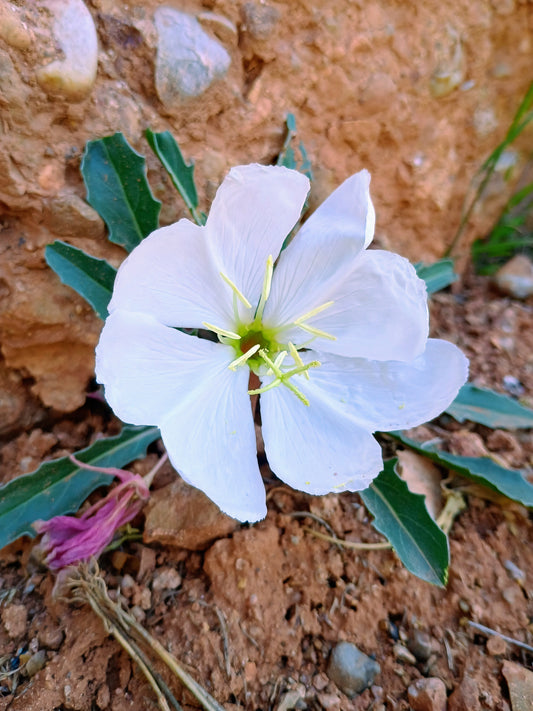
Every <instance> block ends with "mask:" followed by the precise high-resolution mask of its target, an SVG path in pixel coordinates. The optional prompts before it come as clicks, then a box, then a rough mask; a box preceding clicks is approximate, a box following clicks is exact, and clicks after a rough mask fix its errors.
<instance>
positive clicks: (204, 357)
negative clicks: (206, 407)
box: [96, 310, 235, 425]
mask: <svg viewBox="0 0 533 711" xmlns="http://www.w3.org/2000/svg"><path fill="white" fill-rule="evenodd" d="M234 357H235V353H234V351H233V349H232V348H230V347H229V346H224V345H222V344H221V343H213V342H211V341H207V340H203V339H200V338H196V337H195V336H188V335H187V334H185V333H182V332H181V331H177V330H175V329H174V328H169V327H168V326H163V325H162V324H160V323H159V322H158V321H156V319H155V318H153V317H152V316H149V315H147V314H142V313H133V312H130V311H122V310H119V311H115V312H114V313H112V314H111V315H110V316H109V317H108V318H107V319H106V322H105V325H104V328H103V330H102V333H101V336H100V342H99V343H98V346H97V348H96V377H97V380H98V382H99V383H102V384H103V385H104V386H105V394H106V399H107V401H108V402H109V404H110V405H111V407H112V408H113V410H114V412H115V413H116V414H117V415H118V416H119V417H120V419H121V420H124V422H130V423H132V424H134V425H157V424H159V422H160V421H161V419H162V418H163V417H165V416H166V415H168V413H169V412H171V411H172V410H173V409H174V408H175V407H176V405H177V404H178V403H179V402H180V401H181V400H183V399H184V398H188V397H189V396H190V393H191V392H194V389H195V388H196V387H197V386H198V384H199V383H200V381H202V380H204V379H206V378H212V377H213V378H216V377H218V376H219V375H220V374H221V373H223V372H224V371H225V370H227V365H228V363H230V362H231V360H232V359H233V358H234Z"/></svg>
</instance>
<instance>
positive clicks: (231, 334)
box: [202, 321, 241, 341]
mask: <svg viewBox="0 0 533 711" xmlns="http://www.w3.org/2000/svg"><path fill="white" fill-rule="evenodd" d="M202 326H205V327H206V328H207V329H208V330H209V331H214V332H215V333H216V334H217V335H218V336H223V337H225V338H229V339H231V340H232V341H240V340H241V337H240V336H239V334H238V333H234V332H233V331H227V330H226V329H225V328H219V327H218V326H213V324H212V323H207V321H202Z"/></svg>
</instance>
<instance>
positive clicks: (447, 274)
mask: <svg viewBox="0 0 533 711" xmlns="http://www.w3.org/2000/svg"><path fill="white" fill-rule="evenodd" d="M414 267H415V269H416V273H417V274H418V276H419V277H420V278H421V279H423V280H424V281H425V282H426V286H427V290H428V294H434V293H435V292H436V291H441V289H445V288H446V287H447V286H450V284H453V282H454V281H457V274H456V273H455V272H454V270H453V259H441V260H439V261H438V262H435V264H429V265H426V264H423V263H422V262H418V263H417V264H415V265H414Z"/></svg>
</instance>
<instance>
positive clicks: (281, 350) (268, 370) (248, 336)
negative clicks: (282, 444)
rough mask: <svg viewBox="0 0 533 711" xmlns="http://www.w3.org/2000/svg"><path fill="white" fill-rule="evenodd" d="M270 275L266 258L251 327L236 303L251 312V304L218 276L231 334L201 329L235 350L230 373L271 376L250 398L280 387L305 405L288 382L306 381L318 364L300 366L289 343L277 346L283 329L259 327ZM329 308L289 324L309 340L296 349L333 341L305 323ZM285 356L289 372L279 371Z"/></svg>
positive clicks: (271, 265)
mask: <svg viewBox="0 0 533 711" xmlns="http://www.w3.org/2000/svg"><path fill="white" fill-rule="evenodd" d="M273 272H274V261H273V259H272V256H270V257H269V258H268V259H267V263H266V269H265V276H264V278H263V288H262V291H261V297H260V299H259V303H258V305H257V308H256V310H255V313H254V315H253V320H252V321H251V323H250V322H248V323H243V321H242V320H241V318H240V315H239V308H238V302H239V301H240V302H241V303H242V304H244V306H245V307H246V309H250V310H251V309H252V308H253V307H252V304H251V303H250V302H249V301H248V299H247V298H246V296H245V295H244V294H243V293H242V291H241V290H240V289H239V288H238V286H237V285H236V284H235V283H234V282H233V281H232V280H231V279H230V278H229V277H228V276H227V275H226V274H224V273H223V272H221V273H220V276H221V277H222V279H223V281H224V282H225V283H226V284H227V285H228V286H229V287H230V288H231V290H232V292H233V294H232V296H233V315H234V323H235V330H234V331H229V330H227V329H224V328H218V327H217V326H214V325H213V324H211V323H207V322H204V324H203V325H204V326H205V327H206V328H208V329H209V330H210V331H214V332H215V333H216V334H217V336H218V339H219V341H220V342H221V343H224V344H226V345H231V346H232V347H233V349H234V350H235V355H236V356H237V357H236V358H235V360H233V361H232V362H231V363H230V364H229V366H228V367H229V368H230V370H237V368H239V367H240V366H242V365H244V364H246V365H248V367H249V368H250V370H251V371H252V372H253V373H255V374H256V375H258V376H265V375H267V376H272V380H271V382H270V383H268V385H265V386H263V387H261V388H258V389H257V390H249V391H248V392H249V393H250V395H256V394H260V393H263V392H266V391H267V390H271V389H272V388H274V387H277V386H278V385H284V386H286V387H287V388H289V390H290V391H291V392H293V393H294V394H295V395H296V397H297V398H298V399H299V400H300V401H301V402H303V403H304V404H305V405H309V401H308V399H307V398H306V397H305V395H304V394H303V393H302V392H301V390H299V388H297V387H296V385H295V384H294V382H291V378H293V376H295V375H304V376H305V377H306V378H307V379H309V370H310V369H311V368H317V367H318V366H320V362H319V361H317V360H315V361H311V362H310V363H304V362H303V360H302V357H301V356H300V354H299V352H298V349H297V348H296V346H295V345H294V344H293V343H291V342H290V341H287V343H282V342H280V340H279V339H280V337H282V336H283V331H285V330H286V329H287V326H286V325H284V326H280V327H279V328H264V326H263V313H264V310H265V305H266V302H267V299H268V297H269V295H270V287H271V285H272V275H273ZM332 304H333V301H327V302H326V303H324V304H322V305H321V306H318V307H317V308H315V309H312V310H311V311H309V312H307V313H305V314H303V316H300V317H299V318H297V319H296V320H295V321H294V322H293V323H292V324H290V325H291V326H296V327H298V328H301V329H302V330H303V331H305V332H306V333H308V334H310V336H311V338H310V339H309V340H308V341H306V342H305V344H302V345H300V349H304V348H307V346H308V345H309V344H310V343H311V342H312V341H314V340H315V338H327V339H329V340H336V338H335V336H332V335H331V334H329V333H326V331H321V330H320V329H318V328H315V327H313V326H311V325H309V324H308V323H307V321H309V319H310V318H312V317H313V316H316V315H317V314H319V313H321V312H322V311H325V310H326V309H327V308H329V307H330V306H331V305H332ZM281 340H282V339H281ZM288 355H290V356H291V357H292V360H293V361H294V366H293V367H292V368H285V369H283V361H284V360H285V358H286V357H287V356H288Z"/></svg>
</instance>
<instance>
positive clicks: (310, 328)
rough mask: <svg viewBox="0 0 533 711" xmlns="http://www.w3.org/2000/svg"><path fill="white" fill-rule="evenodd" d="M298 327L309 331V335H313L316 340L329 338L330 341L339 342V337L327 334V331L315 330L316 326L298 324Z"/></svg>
mask: <svg viewBox="0 0 533 711" xmlns="http://www.w3.org/2000/svg"><path fill="white" fill-rule="evenodd" d="M295 323H296V322H295ZM296 325H297V326H298V328H303V330H304V331H307V333H310V334H312V335H313V336H315V337H316V338H327V340H328V341H336V340H337V336H332V335H331V333H327V332H326V331H321V330H320V329H319V328H315V327H314V326H309V324H307V323H298V324H296Z"/></svg>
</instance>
